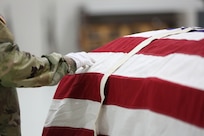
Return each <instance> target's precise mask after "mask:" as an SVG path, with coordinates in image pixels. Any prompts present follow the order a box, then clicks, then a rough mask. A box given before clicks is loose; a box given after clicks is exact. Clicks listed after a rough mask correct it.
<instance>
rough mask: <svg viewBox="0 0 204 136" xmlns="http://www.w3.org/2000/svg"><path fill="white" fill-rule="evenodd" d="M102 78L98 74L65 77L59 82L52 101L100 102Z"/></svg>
mask: <svg viewBox="0 0 204 136" xmlns="http://www.w3.org/2000/svg"><path fill="white" fill-rule="evenodd" d="M102 76H103V75H102V74H99V73H86V74H73V75H67V76H65V77H64V78H63V79H62V80H61V81H60V83H59V85H58V88H57V91H56V93H55V96H54V99H63V98H74V99H88V100H93V101H98V102H100V101H101V97H100V81H101V78H102Z"/></svg>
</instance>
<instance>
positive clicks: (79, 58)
mask: <svg viewBox="0 0 204 136" xmlns="http://www.w3.org/2000/svg"><path fill="white" fill-rule="evenodd" d="M67 57H68V58H71V59H73V60H74V61H75V63H76V68H77V69H78V68H80V67H86V66H92V65H93V64H94V63H95V60H94V59H93V58H91V57H90V56H89V54H88V53H86V52H76V53H68V54H66V55H65V60H66V58H67Z"/></svg>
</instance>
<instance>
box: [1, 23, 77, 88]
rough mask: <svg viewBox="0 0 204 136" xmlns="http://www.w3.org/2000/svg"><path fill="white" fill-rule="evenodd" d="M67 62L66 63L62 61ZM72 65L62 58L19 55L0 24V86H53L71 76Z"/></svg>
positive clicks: (20, 53) (53, 54)
mask: <svg viewBox="0 0 204 136" xmlns="http://www.w3.org/2000/svg"><path fill="white" fill-rule="evenodd" d="M66 60H67V59H66ZM75 71H76V64H75V62H74V61H73V60H72V59H68V61H65V59H64V58H63V56H62V55H60V54H57V53H52V54H50V55H46V56H42V57H36V56H34V55H31V54H30V53H27V52H23V51H19V49H18V46H17V45H16V44H14V42H13V37H12V34H11V33H10V31H9V30H8V28H7V27H6V25H5V24H3V23H2V22H0V84H1V85H3V86H7V87H37V86H44V85H55V84H57V83H58V82H59V80H60V79H61V78H62V77H63V76H64V75H66V74H67V73H74V72H75Z"/></svg>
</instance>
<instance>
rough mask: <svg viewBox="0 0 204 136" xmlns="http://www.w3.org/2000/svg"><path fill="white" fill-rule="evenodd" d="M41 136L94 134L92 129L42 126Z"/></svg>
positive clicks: (86, 135) (85, 135)
mask: <svg viewBox="0 0 204 136" xmlns="http://www.w3.org/2000/svg"><path fill="white" fill-rule="evenodd" d="M42 136H94V131H93V130H88V129H83V128H71V127H53V126H52V127H44V129H43V132H42Z"/></svg>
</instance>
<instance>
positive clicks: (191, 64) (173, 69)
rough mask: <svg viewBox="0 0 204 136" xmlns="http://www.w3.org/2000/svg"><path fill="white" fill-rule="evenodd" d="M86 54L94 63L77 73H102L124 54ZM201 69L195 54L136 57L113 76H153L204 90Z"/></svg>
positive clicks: (203, 62)
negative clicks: (93, 59)
mask: <svg viewBox="0 0 204 136" xmlns="http://www.w3.org/2000/svg"><path fill="white" fill-rule="evenodd" d="M90 55H92V57H93V58H95V60H96V63H95V64H94V65H93V66H92V67H91V68H90V69H79V71H77V72H85V71H86V72H98V73H103V74H104V73H106V72H107V71H108V70H109V69H110V67H112V66H113V65H114V64H115V62H117V61H118V60H120V59H121V58H122V57H124V55H126V53H110V52H109V53H90ZM110 58H111V59H110ZM133 64H134V65H133ZM203 68H204V58H203V57H200V56H197V55H186V54H179V53H175V54H170V55H167V56H151V55H143V54H137V55H134V56H133V57H132V58H130V59H129V60H128V61H127V62H125V63H124V64H123V65H122V66H121V67H120V68H119V69H117V71H115V72H114V73H113V75H119V76H126V77H139V78H146V77H157V78H160V79H163V80H167V81H170V82H174V83H179V84H182V85H185V86H189V87H193V88H196V89H201V90H204V84H203V83H204V77H203V76H202V75H204V70H203Z"/></svg>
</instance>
